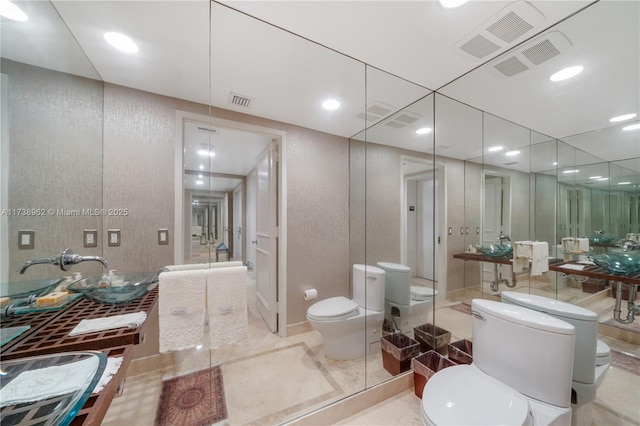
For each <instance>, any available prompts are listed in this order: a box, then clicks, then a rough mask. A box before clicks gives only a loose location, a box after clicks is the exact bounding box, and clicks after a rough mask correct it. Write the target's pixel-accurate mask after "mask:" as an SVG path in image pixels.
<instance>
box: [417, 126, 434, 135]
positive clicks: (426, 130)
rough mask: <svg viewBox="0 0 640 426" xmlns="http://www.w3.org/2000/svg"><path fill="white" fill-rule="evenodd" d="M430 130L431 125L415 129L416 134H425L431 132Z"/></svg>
mask: <svg viewBox="0 0 640 426" xmlns="http://www.w3.org/2000/svg"><path fill="white" fill-rule="evenodd" d="M432 131H433V129H432V128H431V127H421V128H420V129H418V130H416V134H418V135H426V134H427V133H431V132H432Z"/></svg>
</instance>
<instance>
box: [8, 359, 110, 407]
mask: <svg viewBox="0 0 640 426" xmlns="http://www.w3.org/2000/svg"><path fill="white" fill-rule="evenodd" d="M99 365H100V362H99V360H98V358H97V357H91V358H87V359H83V360H81V361H76V362H70V363H68V364H65V365H56V366H52V367H45V368H39V369H37V370H28V371H23V372H22V373H20V374H18V376H17V377H16V378H14V379H13V380H12V381H10V382H9V383H7V384H6V385H3V387H2V389H0V407H6V406H9V405H16V404H22V403H25V402H33V401H40V400H43V399H46V398H52V397H54V396H59V395H65V394H68V393H71V392H75V391H77V390H78V389H81V388H82V387H84V386H87V384H89V383H90V382H91V380H92V379H93V377H94V375H95V373H96V371H97V370H98V367H99Z"/></svg>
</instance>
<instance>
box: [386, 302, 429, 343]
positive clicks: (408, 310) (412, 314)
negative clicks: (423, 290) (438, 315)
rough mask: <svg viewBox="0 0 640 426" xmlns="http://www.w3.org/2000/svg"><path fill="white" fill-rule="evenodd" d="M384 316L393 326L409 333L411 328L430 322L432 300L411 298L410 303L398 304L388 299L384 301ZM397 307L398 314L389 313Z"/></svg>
mask: <svg viewBox="0 0 640 426" xmlns="http://www.w3.org/2000/svg"><path fill="white" fill-rule="evenodd" d="M384 305H385V309H384V318H385V320H386V321H387V323H388V324H390V325H391V326H392V327H393V328H395V329H397V330H400V332H402V333H405V334H409V335H411V334H412V333H413V328H414V327H416V326H418V325H422V324H426V323H428V322H432V321H433V318H432V316H431V313H432V309H433V300H412V301H411V304H410V305H398V304H394V303H391V302H388V301H385V303H384ZM394 307H397V308H398V310H399V311H400V316H393V315H391V310H392V308H394Z"/></svg>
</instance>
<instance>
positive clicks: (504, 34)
mask: <svg viewBox="0 0 640 426" xmlns="http://www.w3.org/2000/svg"><path fill="white" fill-rule="evenodd" d="M545 21H546V18H545V16H544V15H543V14H542V13H540V11H539V10H538V9H536V8H535V7H533V6H531V5H530V4H529V3H527V2H526V1H524V0H519V1H516V2H513V3H511V4H510V5H508V6H507V7H505V8H504V9H502V10H501V11H500V12H498V13H496V14H495V15H493V16H492V17H491V18H489V19H487V20H486V21H485V22H483V23H482V24H481V25H479V26H478V27H476V28H475V29H474V30H473V31H471V32H470V33H469V34H467V35H466V36H465V37H464V38H462V40H460V41H458V42H457V43H456V44H455V45H454V47H456V50H458V49H459V50H461V51H463V52H465V53H466V54H467V55H471V56H473V57H474V58H476V59H484V58H486V57H487V56H489V55H490V54H492V53H494V52H496V51H498V50H504V49H505V48H508V47H509V45H511V44H513V43H514V42H515V41H517V40H521V39H522V38H523V37H524V36H525V35H526V34H528V33H530V32H531V31H532V30H534V29H536V28H538V29H541V28H542V26H543V25H544V23H545Z"/></svg>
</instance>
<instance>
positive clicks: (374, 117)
mask: <svg viewBox="0 0 640 426" xmlns="http://www.w3.org/2000/svg"><path fill="white" fill-rule="evenodd" d="M394 109H395V107H393V106H392V105H389V104H386V103H384V102H378V101H374V102H371V103H370V104H369V105H367V109H366V110H365V111H363V112H359V113H357V114H356V117H357V118H360V119H361V120H367V121H368V122H377V121H380V120H381V119H382V118H384V117H386V116H387V115H389V114H390V113H391V112H392V111H393V110H394Z"/></svg>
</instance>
